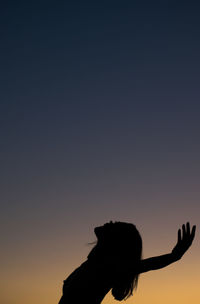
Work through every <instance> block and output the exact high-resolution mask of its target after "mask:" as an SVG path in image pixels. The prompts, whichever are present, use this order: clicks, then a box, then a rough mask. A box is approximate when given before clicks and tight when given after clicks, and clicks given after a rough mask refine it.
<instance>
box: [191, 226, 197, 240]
mask: <svg viewBox="0 0 200 304" xmlns="http://www.w3.org/2000/svg"><path fill="white" fill-rule="evenodd" d="M195 232H196V225H194V226H193V227H192V232H191V240H192V241H193V239H194V236H195Z"/></svg>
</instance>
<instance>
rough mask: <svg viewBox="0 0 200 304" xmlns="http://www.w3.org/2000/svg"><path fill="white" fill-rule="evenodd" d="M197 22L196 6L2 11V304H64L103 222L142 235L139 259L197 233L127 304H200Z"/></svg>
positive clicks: (23, 4) (33, 6) (19, 5)
mask: <svg viewBox="0 0 200 304" xmlns="http://www.w3.org/2000/svg"><path fill="white" fill-rule="evenodd" d="M199 14H200V4H198V3H197V1H196V3H195V1H33V2H32V1H6V2H5V3H4V4H1V8H0V27H1V56H0V66H1V69H0V74H1V90H0V100H1V102H0V130H1V149H0V155H1V158H0V159H1V205H2V208H1V212H0V223H1V224H0V227H1V229H0V234H1V251H0V259H1V279H0V289H1V292H0V303H2V304H18V303H20V304H27V303H29V304H36V303H37V304H55V303H57V302H58V300H59V298H60V296H61V291H62V281H63V279H65V278H66V277H67V276H68V275H69V274H70V272H71V271H72V270H73V269H74V268H76V267H78V266H79V265H80V263H82V262H83V261H84V260H85V258H86V256H87V254H88V252H89V251H90V250H91V248H92V246H91V245H88V244H87V243H89V242H92V241H95V236H94V233H93V229H94V227H95V226H98V225H101V224H103V223H105V222H107V221H109V220H120V221H128V222H133V223H135V224H136V225H137V227H138V229H139V230H140V232H141V235H142V237H143V242H144V254H143V256H144V257H145V258H146V257H148V256H151V255H159V254H163V253H168V252H170V250H171V249H172V248H173V246H174V245H175V243H176V238H177V230H178V228H179V226H181V225H182V223H185V222H186V221H188V220H189V221H190V222H191V223H195V224H196V225H197V236H196V240H195V242H194V245H193V246H192V248H191V250H190V251H189V252H188V253H187V254H186V255H185V256H184V258H183V259H182V260H181V261H180V262H179V263H176V264H173V265H171V266H169V267H168V268H166V269H164V270H162V271H161V270H160V271H156V272H151V273H148V274H146V275H141V278H140V281H139V287H138V291H137V293H136V295H134V297H132V298H130V299H129V300H128V301H127V303H132V302H133V301H134V303H135V304H146V303H148V304H160V303H163V304H167V303H177V304H178V303H181V304H188V303H193V304H198V303H199V302H200V295H199V283H200V274H199V269H200V262H199V253H200V246H199V232H198V226H199V220H200V204H199V200H200V162H199V157H200V141H199V133H200V119H199V117H200V102H199V100H200V98H199V97H200V90H199V78H200V72H199V71H200V57H199V54H200V40H199V37H200V20H199ZM115 302H116V301H114V299H113V298H112V297H111V296H110V295H108V296H107V297H106V298H105V300H104V301H103V303H104V304H114V303H115Z"/></svg>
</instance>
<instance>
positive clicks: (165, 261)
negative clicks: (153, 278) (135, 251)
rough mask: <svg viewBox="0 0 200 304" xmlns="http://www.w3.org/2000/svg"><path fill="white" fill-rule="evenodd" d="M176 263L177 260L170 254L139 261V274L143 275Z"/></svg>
mask: <svg viewBox="0 0 200 304" xmlns="http://www.w3.org/2000/svg"><path fill="white" fill-rule="evenodd" d="M176 261H178V258H176V257H175V255H174V254H172V253H169V254H164V255H160V256H156V257H152V258H148V259H144V260H142V261H141V264H140V267H139V268H140V269H139V272H140V273H143V272H147V271H150V270H156V269H160V268H164V267H166V266H168V265H170V264H172V263H174V262H176Z"/></svg>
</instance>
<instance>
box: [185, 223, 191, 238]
mask: <svg viewBox="0 0 200 304" xmlns="http://www.w3.org/2000/svg"><path fill="white" fill-rule="evenodd" d="M186 233H187V235H188V236H189V235H190V223H189V222H187V224H186Z"/></svg>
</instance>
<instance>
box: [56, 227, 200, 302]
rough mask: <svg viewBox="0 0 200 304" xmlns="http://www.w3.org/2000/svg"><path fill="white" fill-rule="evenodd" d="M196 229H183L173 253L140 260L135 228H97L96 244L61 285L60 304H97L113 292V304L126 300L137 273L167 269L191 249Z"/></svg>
mask: <svg viewBox="0 0 200 304" xmlns="http://www.w3.org/2000/svg"><path fill="white" fill-rule="evenodd" d="M195 230H196V226H193V227H192V230H191V229H190V224H189V223H187V224H186V225H182V230H181V229H179V230H178V241H177V244H176V246H175V247H174V248H173V250H172V251H171V252H170V253H168V254H164V255H161V256H156V257H152V258H148V259H142V238H141V236H140V234H139V232H138V230H137V229H136V227H135V225H133V224H131V223H124V222H114V223H113V222H112V221H111V222H110V223H106V224H104V225H103V226H100V227H96V228H95V229H94V232H95V234H96V237H97V243H96V245H95V246H94V248H93V249H92V250H91V251H90V253H89V255H88V257H87V260H86V261H85V262H84V263H82V264H81V265H80V266H79V267H78V268H77V269H76V270H74V272H72V274H71V275H70V276H69V277H68V278H67V279H66V280H65V281H64V285H63V295H62V297H61V299H60V301H59V304H80V303H87V304H99V303H101V301H102V300H103V298H104V297H105V295H106V294H107V293H108V292H109V291H110V290H112V295H113V296H114V298H115V299H116V300H119V301H121V300H123V299H127V298H128V297H129V296H130V295H132V293H133V290H134V289H136V287H137V283H138V277H139V274H140V273H144V272H147V271H150V270H156V269H160V268H163V267H166V266H168V265H170V264H172V263H174V262H176V261H178V260H180V259H181V257H182V256H183V255H184V253H185V252H186V251H187V250H188V248H189V247H190V246H191V244H192V241H193V239H194V236H195Z"/></svg>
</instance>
